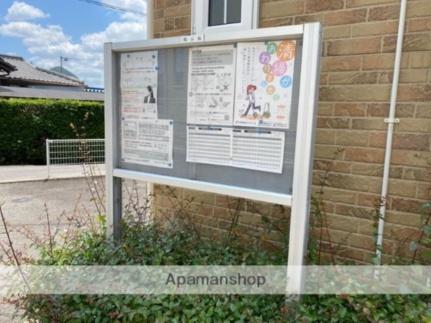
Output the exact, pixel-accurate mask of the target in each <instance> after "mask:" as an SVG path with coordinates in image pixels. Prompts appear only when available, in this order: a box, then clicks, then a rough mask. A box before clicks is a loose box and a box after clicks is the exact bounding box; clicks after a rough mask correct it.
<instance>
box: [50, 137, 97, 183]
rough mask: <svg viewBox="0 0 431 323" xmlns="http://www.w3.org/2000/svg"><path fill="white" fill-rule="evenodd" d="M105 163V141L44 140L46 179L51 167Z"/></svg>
mask: <svg viewBox="0 0 431 323" xmlns="http://www.w3.org/2000/svg"><path fill="white" fill-rule="evenodd" d="M104 163H105V139H46V166H47V168H48V177H49V173H50V167H51V166H53V165H84V164H104Z"/></svg>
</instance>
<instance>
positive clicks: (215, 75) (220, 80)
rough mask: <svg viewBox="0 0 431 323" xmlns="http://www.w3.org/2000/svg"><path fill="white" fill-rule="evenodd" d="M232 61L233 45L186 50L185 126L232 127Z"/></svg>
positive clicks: (233, 63)
mask: <svg viewBox="0 0 431 323" xmlns="http://www.w3.org/2000/svg"><path fill="white" fill-rule="evenodd" d="M235 60H236V56H235V48H234V46H233V45H226V46H208V47H197V48H191V49H190V54H189V76H188V93H187V94H188V95H187V123H189V124H205V125H232V122H233V106H234V90H235V85H234V84H235Z"/></svg>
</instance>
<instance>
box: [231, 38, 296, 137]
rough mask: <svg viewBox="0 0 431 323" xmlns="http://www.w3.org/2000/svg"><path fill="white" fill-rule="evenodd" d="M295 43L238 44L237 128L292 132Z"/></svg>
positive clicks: (293, 41)
mask: <svg viewBox="0 0 431 323" xmlns="http://www.w3.org/2000/svg"><path fill="white" fill-rule="evenodd" d="M295 55H296V41H295V40H283V41H270V42H255V43H238V48H237V62H236V89H235V111H234V125H240V126H253V127H256V126H261V127H267V128H284V129H287V128H289V117H290V110H291V103H292V86H293V72H294V66H295Z"/></svg>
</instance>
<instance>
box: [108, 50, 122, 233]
mask: <svg viewBox="0 0 431 323" xmlns="http://www.w3.org/2000/svg"><path fill="white" fill-rule="evenodd" d="M104 55H105V180H106V224H107V232H106V234H107V237H108V239H118V238H119V237H120V227H121V211H122V205H121V203H122V198H121V178H115V177H114V175H113V170H114V168H115V167H117V164H118V155H117V153H118V141H117V138H118V135H117V134H118V128H117V124H116V121H117V120H119V118H118V109H117V89H116V86H117V84H116V83H114V82H115V81H116V80H118V78H117V71H116V62H115V59H114V54H113V52H112V43H106V44H105V48H104Z"/></svg>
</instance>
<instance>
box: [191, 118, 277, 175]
mask: <svg viewBox="0 0 431 323" xmlns="http://www.w3.org/2000/svg"><path fill="white" fill-rule="evenodd" d="M284 142H285V133H284V132H282V131H272V130H251V129H250V130H248V129H232V128H225V127H201V126H187V158H186V161H187V162H192V163H202V164H211V165H221V166H231V167H238V168H246V169H253V170H258V171H264V172H271V173H278V174H281V173H282V172H283V160H284Z"/></svg>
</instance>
